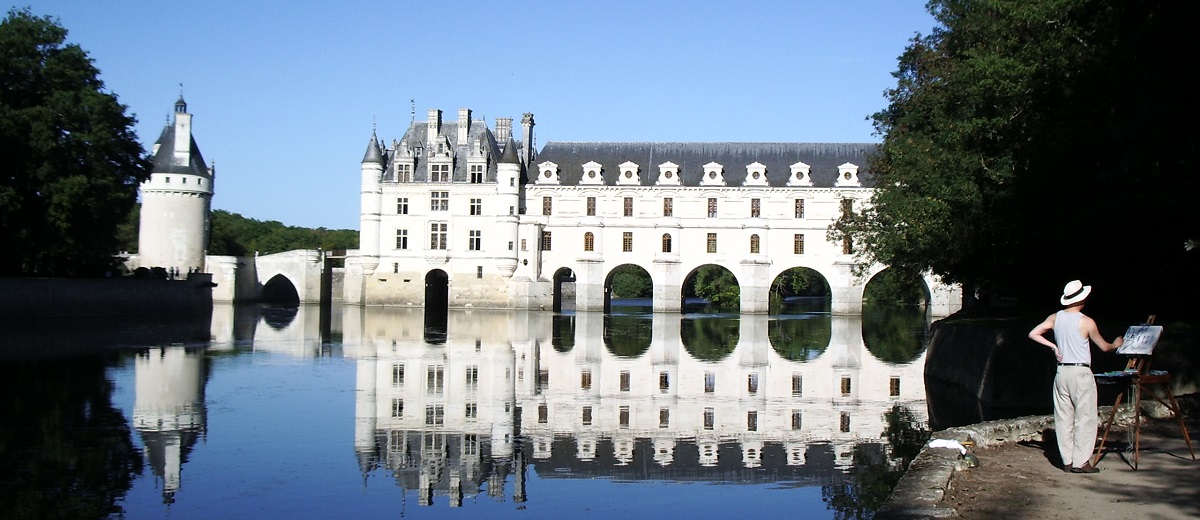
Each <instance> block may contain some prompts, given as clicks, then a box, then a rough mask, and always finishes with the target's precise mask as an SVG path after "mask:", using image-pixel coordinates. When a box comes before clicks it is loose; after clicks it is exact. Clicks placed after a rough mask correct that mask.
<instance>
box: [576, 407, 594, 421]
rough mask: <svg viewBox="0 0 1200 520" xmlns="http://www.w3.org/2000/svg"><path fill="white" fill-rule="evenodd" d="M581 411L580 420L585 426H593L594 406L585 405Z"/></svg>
mask: <svg viewBox="0 0 1200 520" xmlns="http://www.w3.org/2000/svg"><path fill="white" fill-rule="evenodd" d="M580 412H581V413H580V414H579V416H580V417H579V421H580V422H582V423H583V425H584V426H591V425H592V407H590V406H585V407H583V410H581V411H580Z"/></svg>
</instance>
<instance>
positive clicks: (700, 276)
mask: <svg viewBox="0 0 1200 520" xmlns="http://www.w3.org/2000/svg"><path fill="white" fill-rule="evenodd" d="M689 282H690V284H689ZM683 287H684V294H685V295H690V296H696V297H700V298H704V299H705V300H708V301H709V302H710V303H711V304H712V305H713V306H715V307H716V308H717V309H719V310H722V311H733V312H735V311H737V309H738V308H739V306H740V305H741V297H742V288H741V287H740V286H739V285H738V282H737V277H735V276H734V275H733V273H732V272H730V271H729V270H728V269H726V268H724V267H721V266H719V265H712V264H706V265H702V266H700V267H698V268H696V270H695V271H694V272H693V273H692V275H691V276H689V277H688V279H687V280H686V281H684V284H683Z"/></svg>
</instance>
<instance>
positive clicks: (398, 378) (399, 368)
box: [392, 363, 404, 386]
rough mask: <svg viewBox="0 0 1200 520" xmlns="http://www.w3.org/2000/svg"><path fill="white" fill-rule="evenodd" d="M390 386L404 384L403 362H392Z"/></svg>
mask: <svg viewBox="0 0 1200 520" xmlns="http://www.w3.org/2000/svg"><path fill="white" fill-rule="evenodd" d="M392 386H404V363H394V364H392Z"/></svg>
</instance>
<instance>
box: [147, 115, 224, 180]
mask: <svg viewBox="0 0 1200 520" xmlns="http://www.w3.org/2000/svg"><path fill="white" fill-rule="evenodd" d="M189 139H191V148H192V154H191V158H192V160H191V162H190V163H189V164H178V163H176V162H175V125H167V126H166V127H165V128H163V131H162V134H161V135H159V136H158V141H156V142H155V144H156V145H158V151H157V152H155V154H154V158H153V159H152V160H151V161H152V162H153V163H154V173H183V174H188V175H199V176H201V177H206V178H211V175H209V172H208V165H207V164H206V163H205V162H204V156H203V155H201V154H200V147H199V146H197V145H196V139H195V138H194V137H189Z"/></svg>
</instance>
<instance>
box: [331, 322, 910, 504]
mask: <svg viewBox="0 0 1200 520" xmlns="http://www.w3.org/2000/svg"><path fill="white" fill-rule="evenodd" d="M343 312H344V316H343V318H344V320H343V322H342V323H343V334H344V336H343V343H344V348H345V351H344V352H345V354H346V355H347V356H348V357H354V358H356V359H357V360H358V371H357V374H358V376H357V383H356V413H355V416H356V420H357V423H356V428H355V433H356V435H355V449H356V452H357V454H358V457H359V462H360V466H361V468H362V470H363V471H364V473H365V472H369V471H372V470H374V469H377V468H387V469H388V470H390V471H392V473H393V475H394V476H395V478H396V479H397V482H398V484H399V485H400V486H401V487H403V488H405V489H410V490H412V489H415V490H417V492H418V496H419V501H420V502H421V503H422V504H428V503H430V502H431V501H432V497H433V495H434V494H435V493H445V494H447V495H448V496H449V497H450V503H451V505H458V504H461V501H462V498H463V496H464V495H466V496H470V495H475V494H478V493H481V492H482V490H484V489H485V487H486V490H487V492H488V494H490V495H493V496H502V495H503V494H504V491H503V487H504V483H505V481H506V479H507V476H508V475H509V474H514V475H515V478H514V486H515V490H514V491H513V496H514V500H517V501H522V500H524V498H525V489H524V477H525V470H526V468H525V464H526V463H527V462H532V463H534V464H536V465H538V466H540V467H542V468H552V471H548V470H546V469H543V470H542V471H539V475H540V476H541V478H555V477H557V476H577V475H589V476H611V477H621V478H656V479H669V480H692V479H712V478H718V479H720V480H723V481H733V482H751V481H756V480H757V479H761V478H764V477H763V476H764V475H767V474H770V475H773V477H771V478H774V479H778V480H787V481H798V482H810V483H824V482H829V481H834V480H840V479H841V475H842V473H843V472H844V470H845V469H846V468H847V467H848V466H849V465H850V464H851V463H852V462H853V461H852V460H851V457H852V452H853V448H854V447H855V446H856V445H860V444H864V443H866V444H872V445H876V446H878V445H880V444H881V442H882V441H881V439H880V437H881V436H882V433H883V431H884V428H885V423H884V413H885V412H887V411H888V410H890V409H891V408H892V407H893V406H894V405H898V404H899V405H910V408H911V409H912V410H913V411H914V412H915V413H916V414H917V416H918V418H920V419H924V418H925V417H924V414H925V408H924V399H925V388H924V382H923V378H922V367H923V364H924V363H923V360H924V354H920V355H919V356H917V358H916V359H912V360H908V362H906V363H885V362H882V361H879V360H878V359H876V357H874V356H873V355H871V353H870V352H868V351H867V349H866V347H865V346H864V341H863V333H862V319H861V317H858V316H834V317H829V316H827V315H826V316H817V317H814V318H812V319H805V320H782V319H779V320H777V319H771V318H769V317H767V316H761V315H747V316H741V317H740V318H739V319H730V320H726V321H719V320H691V319H689V318H688V317H686V316H683V315H675V314H655V315H653V317H650V316H646V317H621V316H606V315H603V314H599V313H580V314H578V315H575V316H555V315H552V314H549V313H526V312H510V311H458V312H452V313H451V314H450V315H449V317H448V321H447V324H446V332H447V334H446V336H445V339H444V343H437V344H433V343H429V342H427V341H426V339H427V335H426V333H427V330H426V324H425V322H424V320H423V317H422V314H421V310H420V309H378V308H360V307H346V308H344V309H343ZM437 341H439V342H440V341H442V337H441V336H440V335H439V336H437ZM651 461H652V463H648V462H651ZM485 484H486V486H485Z"/></svg>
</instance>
